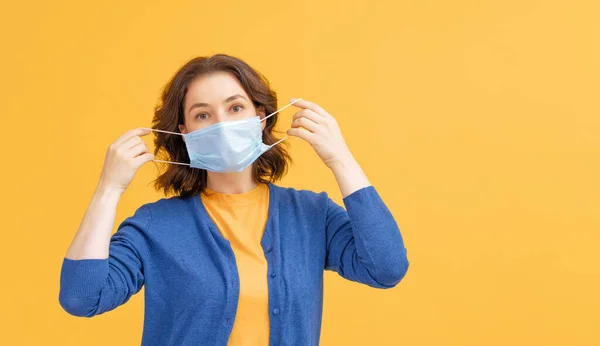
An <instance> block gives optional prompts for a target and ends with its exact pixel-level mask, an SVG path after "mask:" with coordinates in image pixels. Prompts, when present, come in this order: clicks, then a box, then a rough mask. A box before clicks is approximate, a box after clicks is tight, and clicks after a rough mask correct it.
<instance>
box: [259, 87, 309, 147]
mask: <svg viewBox="0 0 600 346" xmlns="http://www.w3.org/2000/svg"><path fill="white" fill-rule="evenodd" d="M300 100H302V98H297V99H295V100H294V101H293V102H290V103H289V104H288V105H286V106H284V107H281V108H280V109H278V110H276V111H275V112H273V113H271V114H269V115H267V116H266V117H264V118H262V119H261V120H260V121H261V122H262V121H265V120H267V118H268V117H271V116H273V115H275V114H276V113H279V112H281V111H282V110H284V109H286V108H288V107H289V106H291V105H293V104H294V103H296V102H298V101H300ZM289 137H290V136H285V137H283V138H282V139H280V140H278V141H277V142H275V143H273V144H271V145H270V147H274V146H276V145H277V144H279V143H281V142H283V141H284V140H286V139H288V138H289Z"/></svg>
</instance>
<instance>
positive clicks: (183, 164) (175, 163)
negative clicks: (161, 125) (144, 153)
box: [142, 127, 190, 166]
mask: <svg viewBox="0 0 600 346" xmlns="http://www.w3.org/2000/svg"><path fill="white" fill-rule="evenodd" d="M142 129H145V130H150V131H156V132H163V133H168V134H172V135H180V136H183V133H179V132H171V131H164V130H156V129H151V128H149V127H142ZM152 161H154V162H162V163H172V164H174V165H182V166H189V165H190V164H189V163H184V162H173V161H163V160H152Z"/></svg>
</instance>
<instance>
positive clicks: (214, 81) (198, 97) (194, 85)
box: [185, 71, 248, 105]
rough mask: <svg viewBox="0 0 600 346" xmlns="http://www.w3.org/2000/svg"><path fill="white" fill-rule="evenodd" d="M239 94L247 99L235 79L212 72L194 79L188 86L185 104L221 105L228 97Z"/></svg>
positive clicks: (229, 74) (224, 74) (228, 75)
mask: <svg viewBox="0 0 600 346" xmlns="http://www.w3.org/2000/svg"><path fill="white" fill-rule="evenodd" d="M235 94H241V95H243V96H245V97H248V95H247V94H246V92H245V91H244V88H242V85H241V84H240V82H239V81H238V80H237V78H236V77H235V76H234V75H232V74H231V73H228V72H221V71H219V72H213V73H210V74H205V75H201V76H198V77H197V78H195V79H194V80H193V81H192V82H191V83H190V84H189V86H188V91H187V94H186V97H185V103H186V104H193V103H199V102H202V103H208V104H211V105H212V104H215V105H217V104H221V103H222V102H223V101H224V100H225V99H226V98H228V97H229V96H232V95H235Z"/></svg>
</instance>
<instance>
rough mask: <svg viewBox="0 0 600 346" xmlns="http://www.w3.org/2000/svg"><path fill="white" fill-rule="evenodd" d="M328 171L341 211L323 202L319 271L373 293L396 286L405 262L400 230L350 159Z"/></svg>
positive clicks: (404, 250) (332, 204) (406, 265)
mask: <svg viewBox="0 0 600 346" xmlns="http://www.w3.org/2000/svg"><path fill="white" fill-rule="evenodd" d="M342 162H343V163H340V164H339V165H334V166H332V170H333V172H334V175H335V176H336V179H337V181H338V184H339V186H340V190H341V191H342V195H343V196H344V199H343V201H344V204H345V206H346V210H344V208H342V207H341V206H339V205H338V204H336V203H335V202H333V201H332V200H331V199H330V198H328V197H327V218H326V234H327V258H326V263H325V269H328V270H334V271H337V272H338V273H339V274H340V275H341V276H342V277H344V278H346V279H349V280H352V281H356V282H360V283H364V284H367V285H369V286H372V287H376V288H390V287H394V286H396V285H397V284H398V283H399V282H400V281H401V280H402V278H403V277H404V276H405V275H406V272H407V270H408V266H409V262H408V258H407V256H406V248H405V247H404V241H403V239H402V235H401V234H400V229H399V228H398V225H397V224H396V221H395V220H394V217H393V216H392V214H391V212H390V211H389V209H388V208H387V206H386V205H385V204H384V202H383V200H382V199H381V197H380V196H379V194H378V193H377V191H376V190H375V188H374V187H373V186H372V185H370V184H369V183H368V180H367V178H366V176H365V175H364V173H363V172H362V170H361V169H360V166H359V165H358V163H356V162H355V161H354V160H353V159H348V160H347V161H342Z"/></svg>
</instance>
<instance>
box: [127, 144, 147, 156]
mask: <svg viewBox="0 0 600 346" xmlns="http://www.w3.org/2000/svg"><path fill="white" fill-rule="evenodd" d="M149 152H150V150H148V147H147V146H146V143H144V142H141V143H140V144H138V145H136V146H134V147H133V148H131V149H129V150H128V151H127V157H129V158H134V157H136V156H138V155H140V154H144V153H149Z"/></svg>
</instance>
